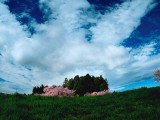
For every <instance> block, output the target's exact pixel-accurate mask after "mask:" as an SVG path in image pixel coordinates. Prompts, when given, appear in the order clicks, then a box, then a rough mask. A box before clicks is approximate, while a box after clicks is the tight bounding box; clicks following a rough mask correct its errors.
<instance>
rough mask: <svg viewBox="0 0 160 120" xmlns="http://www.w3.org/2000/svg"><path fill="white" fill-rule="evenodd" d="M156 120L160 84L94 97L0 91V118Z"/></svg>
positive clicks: (6, 119) (1, 119)
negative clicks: (51, 95)
mask: <svg viewBox="0 0 160 120" xmlns="http://www.w3.org/2000/svg"><path fill="white" fill-rule="evenodd" d="M61 119H64V120H159V119H160V87H155V88H140V89H136V90H130V91H125V92H113V93H112V94H107V95H104V96H95V97H88V96H84V97H62V98H58V97H44V96H34V95H22V94H18V93H15V94H12V95H9V94H2V93H1V94H0V120H61Z"/></svg>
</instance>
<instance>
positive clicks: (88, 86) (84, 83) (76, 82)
mask: <svg viewBox="0 0 160 120" xmlns="http://www.w3.org/2000/svg"><path fill="white" fill-rule="evenodd" d="M63 87H67V88H68V89H70V90H75V92H76V94H78V95H80V96H83V95H84V94H85V93H87V92H89V93H91V92H99V91H102V90H108V81H107V79H104V78H103V77H102V75H100V76H99V77H94V76H91V75H89V74H87V75H85V76H81V77H80V76H79V75H76V76H75V77H74V78H71V79H68V78H65V80H64V83H63Z"/></svg>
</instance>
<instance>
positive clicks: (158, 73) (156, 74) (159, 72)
mask: <svg viewBox="0 0 160 120" xmlns="http://www.w3.org/2000/svg"><path fill="white" fill-rule="evenodd" d="M154 77H155V81H156V82H159V81H160V69H158V70H156V71H155V72H154Z"/></svg>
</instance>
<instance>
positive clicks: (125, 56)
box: [0, 0, 158, 92]
mask: <svg viewBox="0 0 160 120" xmlns="http://www.w3.org/2000/svg"><path fill="white" fill-rule="evenodd" d="M152 2H153V0H148V1H141V0H135V1H127V2H124V3H123V4H122V5H120V6H117V8H115V9H114V10H113V11H111V12H110V13H106V14H105V15H100V14H95V13H94V12H95V11H94V10H92V12H93V15H92V14H91V11H87V9H88V8H90V9H93V8H92V7H91V6H90V4H89V3H88V2H87V1H86V0H79V1H76V0H54V1H49V0H47V1H45V0H41V8H44V7H43V4H46V5H47V6H49V7H50V8H51V10H52V15H51V17H50V20H49V21H47V22H46V23H44V24H36V23H32V26H34V27H35V28H36V30H37V33H36V34H34V35H33V36H32V37H31V38H28V33H27V31H24V28H25V26H21V25H20V24H19V22H18V21H17V20H16V18H15V16H14V15H12V14H11V13H10V12H9V10H8V8H7V7H6V6H5V5H4V4H2V3H1V4H0V7H1V8H2V9H3V11H0V18H1V19H0V26H2V27H0V36H2V37H1V39H0V46H1V49H0V50H1V53H2V54H3V56H1V58H2V59H1V61H0V65H1V68H0V70H1V72H0V77H2V78H4V79H6V80H8V81H11V82H12V85H11V84H8V83H3V84H0V86H4V84H7V85H6V87H3V89H0V90H2V91H4V90H5V89H7V90H8V91H13V89H12V86H16V87H19V88H25V89H26V92H28V91H29V90H30V88H31V87H32V86H34V85H40V84H42V83H43V84H49V85H51V84H62V82H63V80H64V78H65V77H74V76H75V75H77V74H79V75H84V74H87V73H90V74H92V75H100V74H102V75H103V76H105V77H107V78H108V80H109V83H110V85H111V88H114V87H115V86H121V85H124V84H125V83H128V82H133V81H136V80H139V79H140V76H143V75H144V76H149V75H151V74H149V73H152V70H153V69H154V68H155V66H156V64H158V63H157V62H158V61H157V59H158V56H155V57H148V55H150V53H151V52H152V51H153V48H152V47H153V44H151V45H148V46H145V47H144V48H143V49H139V50H138V51H139V53H137V57H136V58H135V56H133V55H132V54H130V51H131V49H130V48H125V47H123V46H121V45H120V43H121V42H122V41H123V40H124V39H126V38H127V37H129V36H130V34H131V32H132V31H133V30H134V29H135V28H136V27H137V26H138V25H139V24H140V20H141V18H142V17H143V16H144V15H145V14H146V13H147V12H149V11H150V10H151V8H153V7H151V6H153V4H152ZM71 6H72V7H71ZM99 17H101V19H100V20H99V19H98V18H99ZM2 20H3V21H2ZM89 22H94V23H96V26H94V27H91V28H90V30H91V32H92V34H93V38H92V40H91V42H88V41H87V40H86V38H85V34H86V33H87V30H86V29H84V28H81V27H82V26H83V25H86V23H89ZM131 53H133V52H131ZM142 56H143V57H142ZM144 57H147V60H146V61H145V62H146V63H145V64H146V65H145V66H140V65H141V64H140V63H141V61H142V60H143V58H144ZM137 58H138V59H137ZM13 63H14V64H13ZM25 66H28V67H30V68H31V69H32V70H28V69H27V68H26V67H25ZM144 69H150V70H148V71H144ZM141 71H144V72H141ZM24 76H25V77H24ZM128 77H129V78H128ZM7 90H5V91H7Z"/></svg>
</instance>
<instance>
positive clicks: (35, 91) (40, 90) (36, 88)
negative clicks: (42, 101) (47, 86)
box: [32, 84, 44, 94]
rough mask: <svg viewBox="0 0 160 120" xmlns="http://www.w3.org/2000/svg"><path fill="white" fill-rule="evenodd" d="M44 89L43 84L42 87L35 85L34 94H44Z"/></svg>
mask: <svg viewBox="0 0 160 120" xmlns="http://www.w3.org/2000/svg"><path fill="white" fill-rule="evenodd" d="M43 89H44V86H43V84H42V85H41V86H40V87H38V86H37V87H36V86H35V87H33V90H32V94H42V93H44V92H43Z"/></svg>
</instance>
